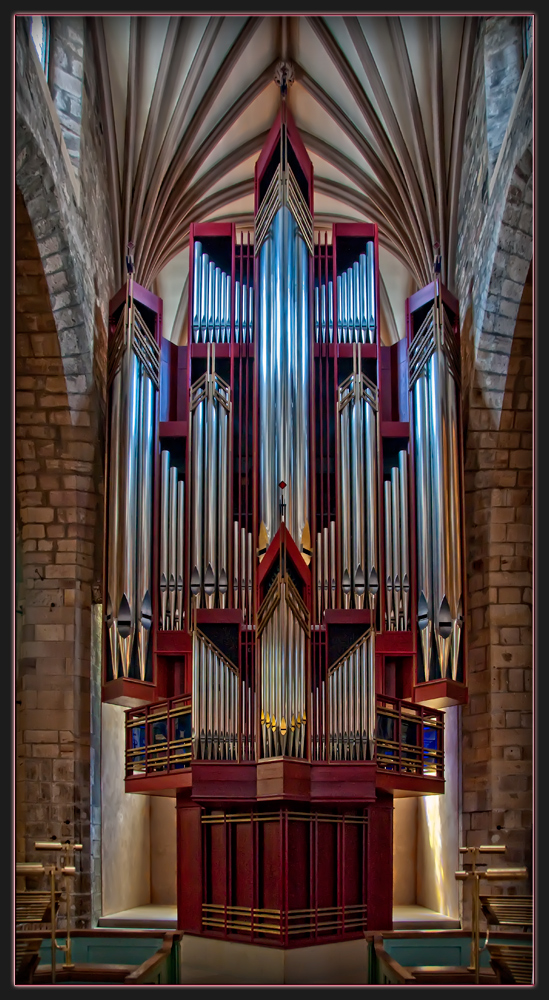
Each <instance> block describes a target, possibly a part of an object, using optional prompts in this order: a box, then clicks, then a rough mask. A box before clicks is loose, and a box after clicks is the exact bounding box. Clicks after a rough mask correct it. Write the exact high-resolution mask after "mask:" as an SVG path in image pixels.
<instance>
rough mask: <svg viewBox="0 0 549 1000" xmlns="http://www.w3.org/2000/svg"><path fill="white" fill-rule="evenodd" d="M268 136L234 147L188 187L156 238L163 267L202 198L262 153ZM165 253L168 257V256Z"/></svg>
mask: <svg viewBox="0 0 549 1000" xmlns="http://www.w3.org/2000/svg"><path fill="white" fill-rule="evenodd" d="M267 135H268V132H262V133H261V134H260V135H258V136H254V138H253V139H250V140H249V141H248V142H245V143H243V144H242V145H241V146H239V147H238V148H237V149H235V150H233V152H232V153H231V154H230V155H229V156H226V157H225V159H224V160H221V161H220V162H219V163H215V164H214V165H213V166H212V167H211V169H210V170H208V172H207V173H205V174H204V175H203V176H202V177H201V178H200V180H198V181H197V182H196V183H195V184H193V185H192V186H189V187H188V188H187V190H186V191H185V192H184V193H183V194H182V196H181V198H180V200H179V202H178V203H177V206H176V207H174V209H173V210H172V211H171V212H170V213H169V227H166V228H165V229H164V234H163V240H162V239H160V237H158V239H157V240H155V256H158V258H159V259H162V260H163V261H164V263H163V264H162V266H163V267H164V266H165V264H166V263H167V262H168V260H171V259H172V257H174V256H175V254H176V253H179V250H180V249H181V247H180V243H179V241H180V237H181V232H180V226H181V225H182V223H183V220H185V219H186V218H187V217H188V215H189V213H190V212H192V209H193V206H194V205H196V204H198V203H199V202H200V201H201V200H203V199H204V197H205V196H206V195H207V193H208V191H209V190H210V189H211V188H212V187H213V186H214V184H216V183H217V182H218V181H219V180H220V179H221V178H222V177H223V176H224V175H226V174H228V173H229V172H230V171H231V170H233V169H234V167H236V166H238V165H239V163H242V162H243V161H244V160H247V159H249V157H250V156H253V154H254V153H257V154H259V152H260V151H261V147H262V146H263V143H264V142H265V140H266V138H267ZM174 247H177V249H176V250H174ZM166 255H169V256H167V257H166ZM158 270H159V268H158V265H157V263H155V265H154V267H153V269H152V270H151V272H150V275H148V278H149V280H152V277H153V276H155V275H156V274H158Z"/></svg>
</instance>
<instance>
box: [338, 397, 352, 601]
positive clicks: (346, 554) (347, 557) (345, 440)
mask: <svg viewBox="0 0 549 1000" xmlns="http://www.w3.org/2000/svg"><path fill="white" fill-rule="evenodd" d="M339 431H340V442H339V444H340V447H339V454H340V495H341V570H342V573H341V586H342V591H343V607H344V608H349V607H350V606H351V491H350V483H349V472H350V455H349V407H348V406H345V407H344V408H343V409H342V410H341V415H340V420H339Z"/></svg>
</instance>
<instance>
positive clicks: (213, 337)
mask: <svg viewBox="0 0 549 1000" xmlns="http://www.w3.org/2000/svg"><path fill="white" fill-rule="evenodd" d="M191 312H192V339H193V341H194V343H198V342H201V343H204V344H206V343H209V344H212V343H215V344H219V343H228V342H229V340H230V332H231V275H230V274H227V273H226V272H225V271H223V269H222V268H221V267H219V266H218V265H217V264H216V263H215V261H213V260H210V257H209V255H208V254H207V253H206V252H205V251H204V250H203V246H202V243H201V242H200V240H195V243H194V256H193V294H192V310H191Z"/></svg>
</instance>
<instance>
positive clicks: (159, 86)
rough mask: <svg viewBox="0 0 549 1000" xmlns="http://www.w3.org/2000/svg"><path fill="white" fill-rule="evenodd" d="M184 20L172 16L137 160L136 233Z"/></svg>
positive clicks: (133, 205) (133, 201)
mask: <svg viewBox="0 0 549 1000" xmlns="http://www.w3.org/2000/svg"><path fill="white" fill-rule="evenodd" d="M181 21H182V19H181V18H180V17H170V20H169V24H168V30H167V32H166V38H165V39H164V45H163V47H162V54H161V56H160V63H159V66H158V73H157V75H156V80H155V83H154V90H153V95H152V99H151V103H150V107H149V113H148V115H147V123H146V125H145V133H144V135H143V142H142V144H141V149H140V151H139V158H138V163H137V172H136V176H135V190H134V195H133V199H132V211H131V226H132V232H133V231H134V229H135V226H136V223H138V221H139V219H140V218H141V212H142V210H143V202H144V200H145V191H146V189H147V187H148V185H149V181H150V173H151V169H152V165H153V158H154V156H155V153H156V152H157V149H158V138H159V136H158V131H159V123H160V120H161V118H160V110H161V107H162V105H163V103H164V92H165V88H166V81H167V79H168V75H169V72H170V66H171V64H172V59H174V58H175V56H176V52H177V46H178V42H179V41H180V40H181V37H182V31H181Z"/></svg>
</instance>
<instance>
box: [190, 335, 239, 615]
mask: <svg viewBox="0 0 549 1000" xmlns="http://www.w3.org/2000/svg"><path fill="white" fill-rule="evenodd" d="M206 366H207V368H206V373H205V374H204V375H202V376H201V377H200V378H199V379H197V380H196V381H195V382H194V383H193V384H192V386H191V402H190V409H191V421H190V424H191V465H192V483H191V501H190V502H191V508H190V509H191V567H192V568H191V594H192V596H193V598H194V599H195V602H196V606H197V607H206V608H213V607H216V606H218V607H226V604H227V593H228V567H229V525H228V517H229V511H228V505H227V496H228V485H229V458H228V456H229V427H230V412H231V403H230V388H229V386H228V385H227V383H226V382H225V381H224V380H223V379H222V378H221V376H220V375H219V374H218V372H216V370H215V354H214V348H213V347H212V349H211V351H210V349H209V348H208V355H207V361H206Z"/></svg>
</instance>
